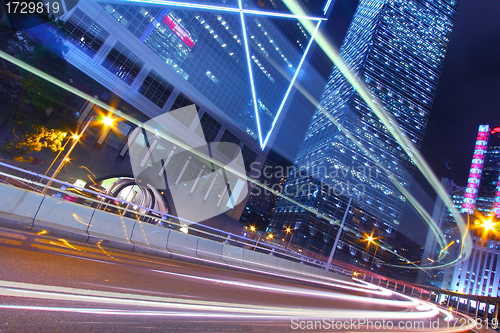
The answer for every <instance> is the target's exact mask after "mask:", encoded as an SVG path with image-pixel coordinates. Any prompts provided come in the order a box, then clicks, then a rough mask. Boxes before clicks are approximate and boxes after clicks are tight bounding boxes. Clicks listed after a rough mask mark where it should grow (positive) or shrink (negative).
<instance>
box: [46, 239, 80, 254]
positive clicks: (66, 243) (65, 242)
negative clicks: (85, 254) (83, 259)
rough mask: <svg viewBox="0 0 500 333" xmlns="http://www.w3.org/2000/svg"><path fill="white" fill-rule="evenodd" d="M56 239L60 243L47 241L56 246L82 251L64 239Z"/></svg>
mask: <svg viewBox="0 0 500 333" xmlns="http://www.w3.org/2000/svg"><path fill="white" fill-rule="evenodd" d="M58 241H60V242H61V243H62V244H60V243H57V242H53V241H49V244H52V245H56V246H61V247H66V248H69V249H72V250H75V251H78V252H82V250H80V249H79V248H76V247H75V246H73V245H71V244H70V243H69V242H68V241H67V240H65V239H62V238H60V239H58Z"/></svg>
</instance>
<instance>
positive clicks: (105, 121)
mask: <svg viewBox="0 0 500 333" xmlns="http://www.w3.org/2000/svg"><path fill="white" fill-rule="evenodd" d="M114 121H115V120H114V119H113V118H111V117H110V116H105V117H102V123H103V124H104V125H105V126H113V122H114Z"/></svg>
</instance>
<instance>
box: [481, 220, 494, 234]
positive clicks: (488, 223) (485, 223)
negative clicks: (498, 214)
mask: <svg viewBox="0 0 500 333" xmlns="http://www.w3.org/2000/svg"><path fill="white" fill-rule="evenodd" d="M491 220H492V219H489V220H484V221H483V225H482V226H483V228H484V230H486V231H488V230H493V229H494V227H495V225H496V223H493V222H492V221H491Z"/></svg>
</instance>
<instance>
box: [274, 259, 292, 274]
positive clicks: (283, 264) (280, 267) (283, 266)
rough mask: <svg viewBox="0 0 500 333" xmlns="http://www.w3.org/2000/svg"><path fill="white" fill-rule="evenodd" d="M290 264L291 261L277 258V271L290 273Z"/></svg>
mask: <svg viewBox="0 0 500 333" xmlns="http://www.w3.org/2000/svg"><path fill="white" fill-rule="evenodd" d="M290 264H291V261H289V260H285V259H281V258H276V270H277V271H278V272H285V273H286V272H289V271H290Z"/></svg>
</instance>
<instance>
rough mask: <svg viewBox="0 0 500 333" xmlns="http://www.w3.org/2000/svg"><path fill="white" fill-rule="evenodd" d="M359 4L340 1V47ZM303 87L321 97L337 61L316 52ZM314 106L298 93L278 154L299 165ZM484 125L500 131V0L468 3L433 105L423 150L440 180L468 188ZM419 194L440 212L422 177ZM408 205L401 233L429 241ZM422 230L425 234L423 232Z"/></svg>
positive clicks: (333, 25) (336, 13) (331, 26)
mask: <svg viewBox="0 0 500 333" xmlns="http://www.w3.org/2000/svg"><path fill="white" fill-rule="evenodd" d="M357 3H358V1H357V0H337V2H336V4H335V6H334V8H333V11H332V14H331V16H330V18H329V20H328V22H327V24H326V26H325V27H324V30H323V32H324V33H325V35H326V36H327V37H328V38H329V39H330V40H331V42H332V43H333V44H334V45H336V46H337V47H340V45H341V43H342V40H343V37H344V35H345V32H346V30H347V28H348V26H349V22H350V21H351V18H352V14H353V13H354V11H355V9H356V6H357ZM310 63H311V64H313V65H309V66H306V67H305V68H304V71H303V72H304V74H303V77H302V78H301V84H302V85H303V86H305V87H307V88H308V89H309V90H312V93H313V94H315V95H316V96H317V97H318V98H319V96H320V94H321V91H322V89H323V86H324V83H325V79H326V77H327V76H328V75H329V73H330V71H331V68H332V63H331V62H330V60H329V59H328V58H327V57H326V56H325V55H324V54H323V53H322V52H321V51H320V50H315V51H314V52H313V53H312V55H311V59H310ZM313 111H314V107H313V106H312V105H311V104H310V103H309V102H307V101H305V100H304V99H303V98H302V97H301V96H300V94H296V96H295V98H294V99H293V101H292V103H291V107H290V109H289V111H288V114H287V115H286V119H285V120H284V123H283V125H282V127H281V128H280V131H279V133H278V136H277V139H276V142H275V143H274V145H273V150H275V151H276V152H277V153H278V154H281V155H283V156H284V157H285V158H286V159H289V160H293V159H294V157H295V154H296V153H297V151H298V148H299V145H300V142H301V141H302V138H303V137H304V134H305V131H306V129H307V125H308V124H309V121H310V118H311V116H312V113H313ZM480 124H490V126H492V127H498V126H500V1H498V0H481V1H477V0H460V5H459V8H458V13H457V17H456V20H455V25H454V28H453V32H452V35H451V40H450V44H449V48H448V51H447V54H446V58H445V63H444V68H443V71H442V74H441V78H440V81H439V85H438V90H437V93H436V97H435V100H434V104H433V106H432V110H431V115H430V119H429V123H428V126H427V130H426V133H425V137H424V141H423V144H422V148H421V153H422V155H423V156H424V158H425V159H426V160H427V162H428V163H429V165H430V166H431V168H432V169H433V171H434V172H435V173H436V176H437V177H438V179H440V178H442V177H447V178H450V179H454V180H455V183H457V184H458V185H460V186H465V185H466V181H467V175H468V172H469V168H470V162H471V159H472V153H473V150H474V143H475V137H476V134H477V129H478V126H479V125H480ZM411 191H412V193H413V194H414V195H415V196H416V197H417V199H419V200H420V201H421V203H422V204H423V205H424V207H426V208H427V210H428V211H432V207H433V203H434V199H435V193H433V191H432V189H431V188H430V186H429V185H428V184H427V183H426V181H425V180H424V179H423V177H422V176H421V175H420V173H419V172H417V173H416V174H415V178H414V181H413V184H412V187H411ZM418 220H419V218H418V217H417V216H416V214H415V213H414V212H413V211H412V209H411V208H409V207H407V209H406V210H405V213H404V215H403V219H402V223H401V229H400V230H401V231H402V232H404V233H405V234H407V235H408V236H410V237H412V238H413V239H415V240H416V241H419V242H423V240H424V238H425V233H426V232H425V230H426V227H425V226H424V225H423V224H422V222H420V221H418ZM415 230H421V232H420V233H417V234H415V232H414V231H415Z"/></svg>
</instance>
